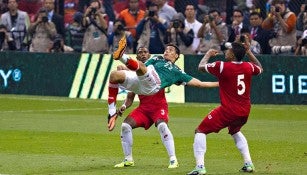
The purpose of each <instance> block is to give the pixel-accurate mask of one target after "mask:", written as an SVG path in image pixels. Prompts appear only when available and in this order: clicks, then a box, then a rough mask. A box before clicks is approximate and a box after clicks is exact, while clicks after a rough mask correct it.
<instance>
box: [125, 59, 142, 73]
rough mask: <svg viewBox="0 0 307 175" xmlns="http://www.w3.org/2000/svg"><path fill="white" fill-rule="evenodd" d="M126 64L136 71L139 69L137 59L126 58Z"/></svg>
mask: <svg viewBox="0 0 307 175" xmlns="http://www.w3.org/2000/svg"><path fill="white" fill-rule="evenodd" d="M126 66H127V67H128V68H129V69H130V70H133V71H136V70H138V69H139V62H138V61H137V60H134V59H131V58H130V59H128V60H127V62H126Z"/></svg>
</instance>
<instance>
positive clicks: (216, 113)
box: [197, 106, 248, 135]
mask: <svg viewBox="0 0 307 175" xmlns="http://www.w3.org/2000/svg"><path fill="white" fill-rule="evenodd" d="M247 119H248V116H236V115H231V114H229V113H227V112H226V111H225V110H224V109H223V107H222V106H219V107H217V108H215V109H213V110H212V111H211V112H210V113H209V114H208V115H207V116H206V117H205V118H204V120H203V121H202V122H201V123H200V125H199V126H198V127H197V130H198V131H200V132H202V133H205V134H209V133H212V132H216V133H218V132H219V131H220V130H221V129H223V128H226V127H228V133H229V134H231V135H233V134H235V133H237V132H239V131H240V129H241V127H242V126H243V125H244V124H245V123H246V122H247Z"/></svg>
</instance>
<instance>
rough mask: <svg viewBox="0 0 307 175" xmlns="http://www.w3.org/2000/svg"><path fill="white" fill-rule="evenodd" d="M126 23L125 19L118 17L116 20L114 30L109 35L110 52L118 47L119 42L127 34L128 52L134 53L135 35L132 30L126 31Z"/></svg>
mask: <svg viewBox="0 0 307 175" xmlns="http://www.w3.org/2000/svg"><path fill="white" fill-rule="evenodd" d="M125 28H126V25H125V22H124V21H123V20H120V19H117V20H115V22H114V27H113V32H112V33H111V34H110V35H109V37H108V43H109V46H110V51H109V52H110V53H113V52H114V51H115V50H116V49H117V48H118V42H119V40H120V39H121V38H122V37H123V36H126V41H127V47H126V53H127V54H132V53H133V40H134V39H133V36H132V34H131V32H130V31H126V29H125Z"/></svg>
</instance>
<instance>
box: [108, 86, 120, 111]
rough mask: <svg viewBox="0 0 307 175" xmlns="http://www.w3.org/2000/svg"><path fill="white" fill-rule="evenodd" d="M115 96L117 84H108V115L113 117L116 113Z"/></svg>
mask: <svg viewBox="0 0 307 175" xmlns="http://www.w3.org/2000/svg"><path fill="white" fill-rule="evenodd" d="M117 94H118V84H113V83H111V82H109V94H108V104H109V114H110V115H113V114H115V112H116V97H117Z"/></svg>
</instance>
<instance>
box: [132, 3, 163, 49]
mask: <svg viewBox="0 0 307 175" xmlns="http://www.w3.org/2000/svg"><path fill="white" fill-rule="evenodd" d="M166 29H167V22H166V20H165V19H163V18H159V16H158V5H157V4H155V3H149V5H148V10H146V13H145V17H144V18H143V19H142V20H141V21H140V22H139V24H138V25H137V27H136V33H137V36H138V37H139V40H138V45H137V49H138V48H139V47H146V48H148V49H149V52H150V53H152V54H161V53H163V52H164V50H165V48H164V42H163V39H164V36H165V34H166Z"/></svg>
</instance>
